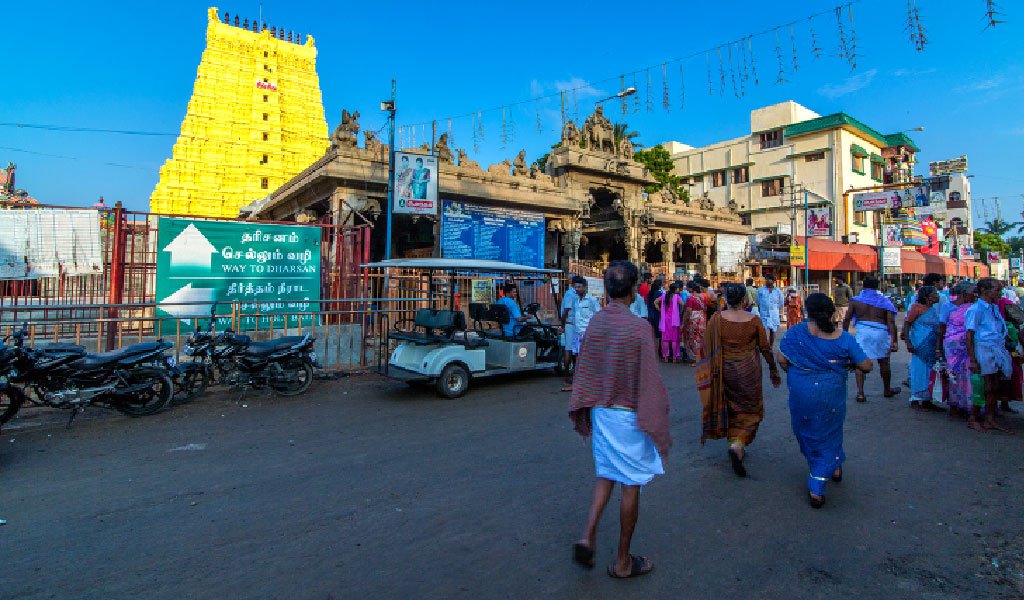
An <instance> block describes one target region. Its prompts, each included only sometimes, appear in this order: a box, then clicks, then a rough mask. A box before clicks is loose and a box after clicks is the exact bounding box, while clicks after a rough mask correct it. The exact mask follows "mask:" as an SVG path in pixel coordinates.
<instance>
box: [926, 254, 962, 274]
mask: <svg viewBox="0 0 1024 600" xmlns="http://www.w3.org/2000/svg"><path fill="white" fill-rule="evenodd" d="M921 256H923V257H924V262H925V266H926V267H927V269H928V270H927V271H925V273H938V274H939V275H956V263H955V262H953V260H952V259H949V258H946V257H944V256H937V255H935V254H922V255H921Z"/></svg>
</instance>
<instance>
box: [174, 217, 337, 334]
mask: <svg viewBox="0 0 1024 600" xmlns="http://www.w3.org/2000/svg"><path fill="white" fill-rule="evenodd" d="M156 299H157V303H158V304H157V316H165V317H170V318H177V319H190V318H193V317H204V316H209V315H210V305H211V304H213V303H214V302H224V303H229V302H231V303H238V307H239V323H238V328H239V330H248V329H255V328H257V326H259V328H261V329H263V328H269V326H270V325H271V323H273V325H274V326H276V327H284V326H287V327H295V326H299V325H309V324H312V322H313V317H312V316H311V315H310V316H303V317H302V318H301V319H300V317H299V316H298V315H295V314H294V313H299V312H306V311H313V312H315V311H316V310H317V309H318V303H317V302H315V301H316V300H319V299H320V228H319V227H311V226H303V225H299V226H290V225H267V224H264V223H245V222H241V221H204V220H199V219H175V218H169V217H164V218H162V219H160V225H159V232H158V234H157V261H156ZM179 303H180V304H179ZM231 312H232V307H231V306H230V305H228V304H223V305H221V306H219V307H218V310H217V314H218V315H229V314H231ZM257 313H258V314H259V317H258V318H257V317H256V316H255V315H256V314H257ZM286 315H287V316H286ZM257 320H258V321H259V322H257Z"/></svg>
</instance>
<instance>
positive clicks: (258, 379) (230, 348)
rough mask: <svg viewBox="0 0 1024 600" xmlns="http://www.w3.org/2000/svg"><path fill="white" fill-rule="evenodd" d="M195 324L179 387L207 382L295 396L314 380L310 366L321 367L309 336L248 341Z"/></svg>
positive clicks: (203, 386)
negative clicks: (201, 327) (269, 390)
mask: <svg viewBox="0 0 1024 600" xmlns="http://www.w3.org/2000/svg"><path fill="white" fill-rule="evenodd" d="M213 327H214V319H213V318H211V319H210V325H209V328H208V330H207V331H200V330H199V329H198V328H197V329H196V331H194V332H193V334H192V336H191V337H190V338H189V339H188V341H187V342H186V343H185V347H184V349H183V352H184V354H185V355H186V356H189V357H191V361H188V362H183V363H181V365H180V369H181V371H182V372H183V373H184V376H183V379H182V384H181V385H182V387H183V388H184V389H188V390H193V391H194V390H199V393H201V391H202V390H205V389H206V387H207V386H209V385H211V384H219V385H227V386H231V387H234V388H239V389H241V390H242V391H243V393H244V392H245V390H247V389H249V388H254V389H265V388H269V389H272V390H274V391H275V392H277V393H278V394H280V395H282V396H297V395H299V394H302V393H304V392H305V391H306V390H308V389H309V386H310V385H311V384H312V383H313V368H314V367H317V368H320V365H319V364H318V362H317V355H316V352H315V351H314V350H313V343H314V342H315V341H316V338H314V337H313V336H312V335H310V334H308V333H307V334H306V335H303V336H286V337H281V338H277V339H275V340H270V341H267V342H253V341H252V339H251V338H250V337H249V336H247V335H241V334H236V333H234V332H233V331H232V330H230V329H228V330H227V331H225V332H224V333H222V334H219V335H218V334H216V333H215V332H214V330H213Z"/></svg>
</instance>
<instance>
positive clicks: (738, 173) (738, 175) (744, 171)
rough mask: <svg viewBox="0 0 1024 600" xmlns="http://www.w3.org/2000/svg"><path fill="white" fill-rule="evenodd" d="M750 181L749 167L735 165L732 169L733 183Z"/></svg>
mask: <svg viewBox="0 0 1024 600" xmlns="http://www.w3.org/2000/svg"><path fill="white" fill-rule="evenodd" d="M748 181H750V167H737V168H735V169H733V170H732V182H733V183H747V182H748Z"/></svg>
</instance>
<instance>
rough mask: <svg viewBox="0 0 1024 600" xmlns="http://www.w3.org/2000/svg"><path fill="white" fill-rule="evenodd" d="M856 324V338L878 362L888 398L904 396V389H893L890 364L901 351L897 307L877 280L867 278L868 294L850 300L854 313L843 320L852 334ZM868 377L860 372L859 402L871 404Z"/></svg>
mask: <svg viewBox="0 0 1024 600" xmlns="http://www.w3.org/2000/svg"><path fill="white" fill-rule="evenodd" d="M854 321H855V322H856V324H857V329H856V332H855V334H854V337H855V338H856V339H857V343H858V344H860V348H861V350H863V351H864V354H866V355H867V357H868V358H870V359H871V360H877V361H878V372H879V373H880V374H881V375H882V389H883V390H884V391H883V392H882V393H883V395H884V396H885V397H886V398H892V397H893V396H895V395H896V394H899V393H900V388H894V387H892V386H891V385H890V384H891V383H892V367H891V365H890V364H889V355H890V354H891V353H893V352H895V351H896V350H897V348H898V347H899V346H898V341H897V337H896V307H895V306H893V304H892V301H891V300H889V299H888V298H886V297H885V296H883V295H882V294H881V293H880V292H879V291H878V278H877V277H873V276H868V277H865V278H864V290H863V291H861V293H860V295H859V296H854V297H853V298H850V310H848V311H847V312H846V318H845V319H843V330H845V331H848V330H849V329H850V324H851V323H852V322H854ZM864 377H865V374H864V373H863V372H861V371H857V373H856V379H857V402H866V401H867V396H865V395H864Z"/></svg>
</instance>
